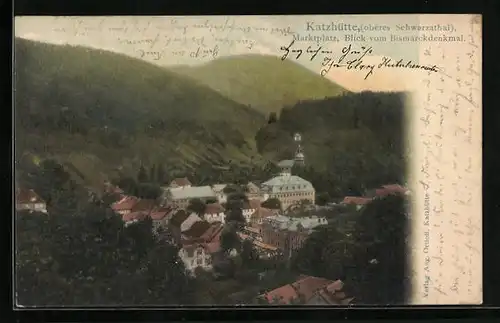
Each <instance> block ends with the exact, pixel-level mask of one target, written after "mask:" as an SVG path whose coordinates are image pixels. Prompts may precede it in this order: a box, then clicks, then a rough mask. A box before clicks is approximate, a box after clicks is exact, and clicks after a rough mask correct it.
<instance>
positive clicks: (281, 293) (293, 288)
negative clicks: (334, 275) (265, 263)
mask: <svg viewBox="0 0 500 323" xmlns="http://www.w3.org/2000/svg"><path fill="white" fill-rule="evenodd" d="M339 288H342V282H341V281H339V280H337V281H331V280H329V279H326V278H320V277H312V276H301V277H299V280H297V281H296V282H294V283H292V284H288V285H285V286H281V287H279V288H277V289H274V290H272V291H270V292H268V293H266V294H264V297H265V298H266V299H267V300H268V301H269V302H273V301H275V300H276V299H278V300H280V303H283V304H289V303H290V301H291V300H292V299H295V298H297V297H299V295H301V296H303V297H304V298H305V300H306V301H307V300H309V299H311V298H312V297H313V296H314V295H315V294H316V293H322V292H321V290H322V289H324V290H323V295H325V296H326V295H327V294H335V293H336V292H338V291H339V290H340V289H339ZM339 296H342V295H339ZM344 297H345V295H344Z"/></svg>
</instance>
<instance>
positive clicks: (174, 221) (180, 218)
mask: <svg viewBox="0 0 500 323" xmlns="http://www.w3.org/2000/svg"><path fill="white" fill-rule="evenodd" d="M188 217H189V213H187V212H186V211H185V210H178V211H177V212H175V214H174V215H173V216H172V218H171V219H170V224H171V225H173V226H176V227H180V226H181V224H182V223H183V222H184V221H186V219H187V218H188Z"/></svg>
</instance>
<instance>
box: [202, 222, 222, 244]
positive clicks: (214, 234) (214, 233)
mask: <svg viewBox="0 0 500 323" xmlns="http://www.w3.org/2000/svg"><path fill="white" fill-rule="evenodd" d="M222 229H224V226H223V225H222V223H218V222H214V223H211V224H210V228H208V230H207V231H205V233H203V235H202V236H201V238H202V239H203V240H204V241H218V240H220V239H219V238H220V234H221V232H222Z"/></svg>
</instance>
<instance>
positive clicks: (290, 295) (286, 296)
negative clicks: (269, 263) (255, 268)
mask: <svg viewBox="0 0 500 323" xmlns="http://www.w3.org/2000/svg"><path fill="white" fill-rule="evenodd" d="M264 297H265V298H266V299H267V301H268V302H270V303H274V302H275V301H279V302H280V303H281V304H289V303H290V301H291V300H292V299H294V298H296V297H297V292H296V291H295V289H294V288H293V287H292V285H290V284H288V285H285V286H281V287H278V288H276V289H274V290H272V291H270V292H268V293H266V294H265V295H264Z"/></svg>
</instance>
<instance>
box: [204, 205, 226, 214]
mask: <svg viewBox="0 0 500 323" xmlns="http://www.w3.org/2000/svg"><path fill="white" fill-rule="evenodd" d="M222 212H224V208H223V207H222V205H220V204H219V203H210V204H207V206H206V207H205V214H218V213H222Z"/></svg>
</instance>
